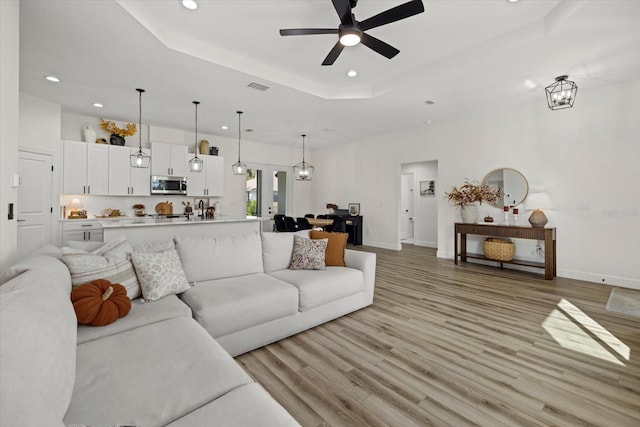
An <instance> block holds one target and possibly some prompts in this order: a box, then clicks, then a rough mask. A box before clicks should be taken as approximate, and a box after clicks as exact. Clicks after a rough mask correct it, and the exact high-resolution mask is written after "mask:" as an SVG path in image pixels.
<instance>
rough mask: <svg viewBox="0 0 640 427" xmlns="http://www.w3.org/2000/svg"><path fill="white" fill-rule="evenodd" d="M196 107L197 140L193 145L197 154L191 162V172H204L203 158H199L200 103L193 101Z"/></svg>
mask: <svg viewBox="0 0 640 427" xmlns="http://www.w3.org/2000/svg"><path fill="white" fill-rule="evenodd" d="M193 103H194V104H195V106H196V137H195V138H196V139H195V140H194V144H193V152H194V153H195V157H194V158H193V159H191V160H189V170H190V171H191V172H202V165H203V164H204V162H203V161H202V159H201V158H199V157H198V104H200V101H193Z"/></svg>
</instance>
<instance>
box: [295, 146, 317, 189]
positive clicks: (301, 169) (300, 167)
mask: <svg viewBox="0 0 640 427" xmlns="http://www.w3.org/2000/svg"><path fill="white" fill-rule="evenodd" d="M306 136H307V135H302V161H301V162H300V163H298V164H297V165H294V166H293V176H295V177H296V181H311V180H312V179H313V171H314V170H315V167H313V166H311V165H310V164H309V163H307V162H306V161H305V160H304V145H305V144H304V138H305V137H306Z"/></svg>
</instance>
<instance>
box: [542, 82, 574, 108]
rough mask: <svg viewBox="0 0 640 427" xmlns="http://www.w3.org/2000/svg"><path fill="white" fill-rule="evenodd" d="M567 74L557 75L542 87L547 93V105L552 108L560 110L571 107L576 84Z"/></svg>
mask: <svg viewBox="0 0 640 427" xmlns="http://www.w3.org/2000/svg"><path fill="white" fill-rule="evenodd" d="M568 78H569V76H558V77H556V81H555V82H554V83H552V84H550V85H549V86H547V87H545V88H544V91H545V93H546V95H547V105H548V106H549V108H551V109H552V110H562V109H564V108H571V107H573V103H574V101H575V100H576V93H577V92H578V85H576V84H575V83H574V82H572V81H571V80H568Z"/></svg>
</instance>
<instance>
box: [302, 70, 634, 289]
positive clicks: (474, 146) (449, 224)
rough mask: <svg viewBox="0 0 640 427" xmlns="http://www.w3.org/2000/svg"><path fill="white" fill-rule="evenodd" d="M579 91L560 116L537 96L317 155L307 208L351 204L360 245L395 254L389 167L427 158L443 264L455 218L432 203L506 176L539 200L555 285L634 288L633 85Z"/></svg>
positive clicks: (396, 172) (393, 180) (395, 201)
mask: <svg viewBox="0 0 640 427" xmlns="http://www.w3.org/2000/svg"><path fill="white" fill-rule="evenodd" d="M581 89H582V90H581V92H580V96H579V98H578V99H577V100H576V104H575V107H574V108H572V109H568V110H561V111H550V110H549V109H548V108H547V106H546V103H545V99H544V96H543V94H542V93H540V97H539V98H536V99H535V100H532V101H531V102H528V103H520V104H515V103H511V104H504V105H489V106H486V108H484V109H479V110H478V111H476V112H474V114H473V115H469V114H467V115H466V116H463V115H462V113H461V115H460V116H459V117H455V118H452V119H451V121H450V122H446V123H438V122H437V121H434V122H433V123H432V124H430V125H425V126H423V127H420V128H414V129H408V130H403V131H399V132H397V133H395V134H390V135H380V136H378V137H376V138H373V139H370V140H363V141H358V142H345V143H344V144H343V145H341V146H340V155H338V154H337V149H336V147H331V148H326V149H317V150H315V151H314V158H315V166H316V171H317V176H318V180H317V181H315V182H314V186H315V192H316V194H317V196H318V197H317V198H316V199H315V200H314V203H315V205H314V207H315V208H316V209H319V208H320V203H324V202H328V201H334V202H336V203H338V204H339V205H340V206H342V205H345V206H346V203H348V202H360V203H361V212H362V215H364V217H365V221H364V224H365V225H364V236H363V237H364V242H365V244H369V245H375V246H380V247H387V248H396V247H397V246H398V242H399V230H398V226H397V224H398V216H399V215H398V212H399V209H398V207H399V203H400V195H399V191H398V189H399V188H400V172H401V165H402V164H405V163H412V162H415V161H419V160H421V159H424V160H430V159H438V177H437V180H436V199H437V204H438V256H439V257H445V258H452V257H453V223H454V222H456V221H459V220H460V216H459V212H458V210H457V209H454V208H453V207H451V206H450V205H449V204H448V203H447V202H446V201H445V200H444V199H443V196H444V192H445V191H448V190H449V189H451V187H452V186H454V185H460V184H461V183H462V182H463V181H464V179H465V178H469V179H472V180H474V179H475V180H481V179H482V178H483V177H484V175H485V174H487V173H488V172H490V171H491V170H493V169H496V168H499V167H511V168H514V169H517V170H519V171H520V172H522V173H523V174H524V176H525V177H526V178H527V180H528V181H529V185H530V186H531V187H534V188H536V189H544V190H546V191H547V192H548V193H549V195H550V197H551V200H552V202H553V206H554V209H553V210H552V211H549V212H547V217H548V218H549V224H548V225H547V226H550V227H557V236H558V238H557V249H558V253H557V259H558V274H559V275H560V276H564V277H572V278H577V279H584V280H590V281H594V282H604V283H609V284H616V285H621V286H628V287H635V288H638V289H640V267H639V266H638V263H637V251H638V250H637V248H638V245H639V243H638V242H639V241H640V231H639V230H640V227H639V226H640V224H639V223H640V199H639V197H638V195H640V167H639V166H638V165H640V144H638V135H640V120H638V111H640V96H639V95H640V82H634V83H626V84H610V85H609V86H603V87H599V88H581ZM322 207H324V206H322ZM486 214H491V215H492V216H494V217H498V218H500V215H501V212H500V210H498V209H495V208H492V207H488V206H486V205H482V207H481V209H480V216H481V217H483V216H485V215H486ZM526 217H527V214H525V215H524V218H522V221H524V223H526ZM518 246H519V247H520V246H521V247H523V248H524V252H525V253H523V254H519V256H527V257H531V258H534V259H539V258H536V257H539V256H537V255H536V254H535V251H534V250H533V249H532V248H530V247H528V245H526V244H524V243H521V241H518Z"/></svg>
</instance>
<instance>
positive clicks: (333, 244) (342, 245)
mask: <svg viewBox="0 0 640 427" xmlns="http://www.w3.org/2000/svg"><path fill="white" fill-rule="evenodd" d="M309 237H310V238H312V239H329V241H328V242H327V250H326V251H325V254H324V263H325V265H327V266H329V265H332V266H336V267H344V266H345V263H344V250H345V249H346V248H347V239H348V238H349V234H348V233H328V232H326V231H318V230H311V232H310V233H309Z"/></svg>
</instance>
